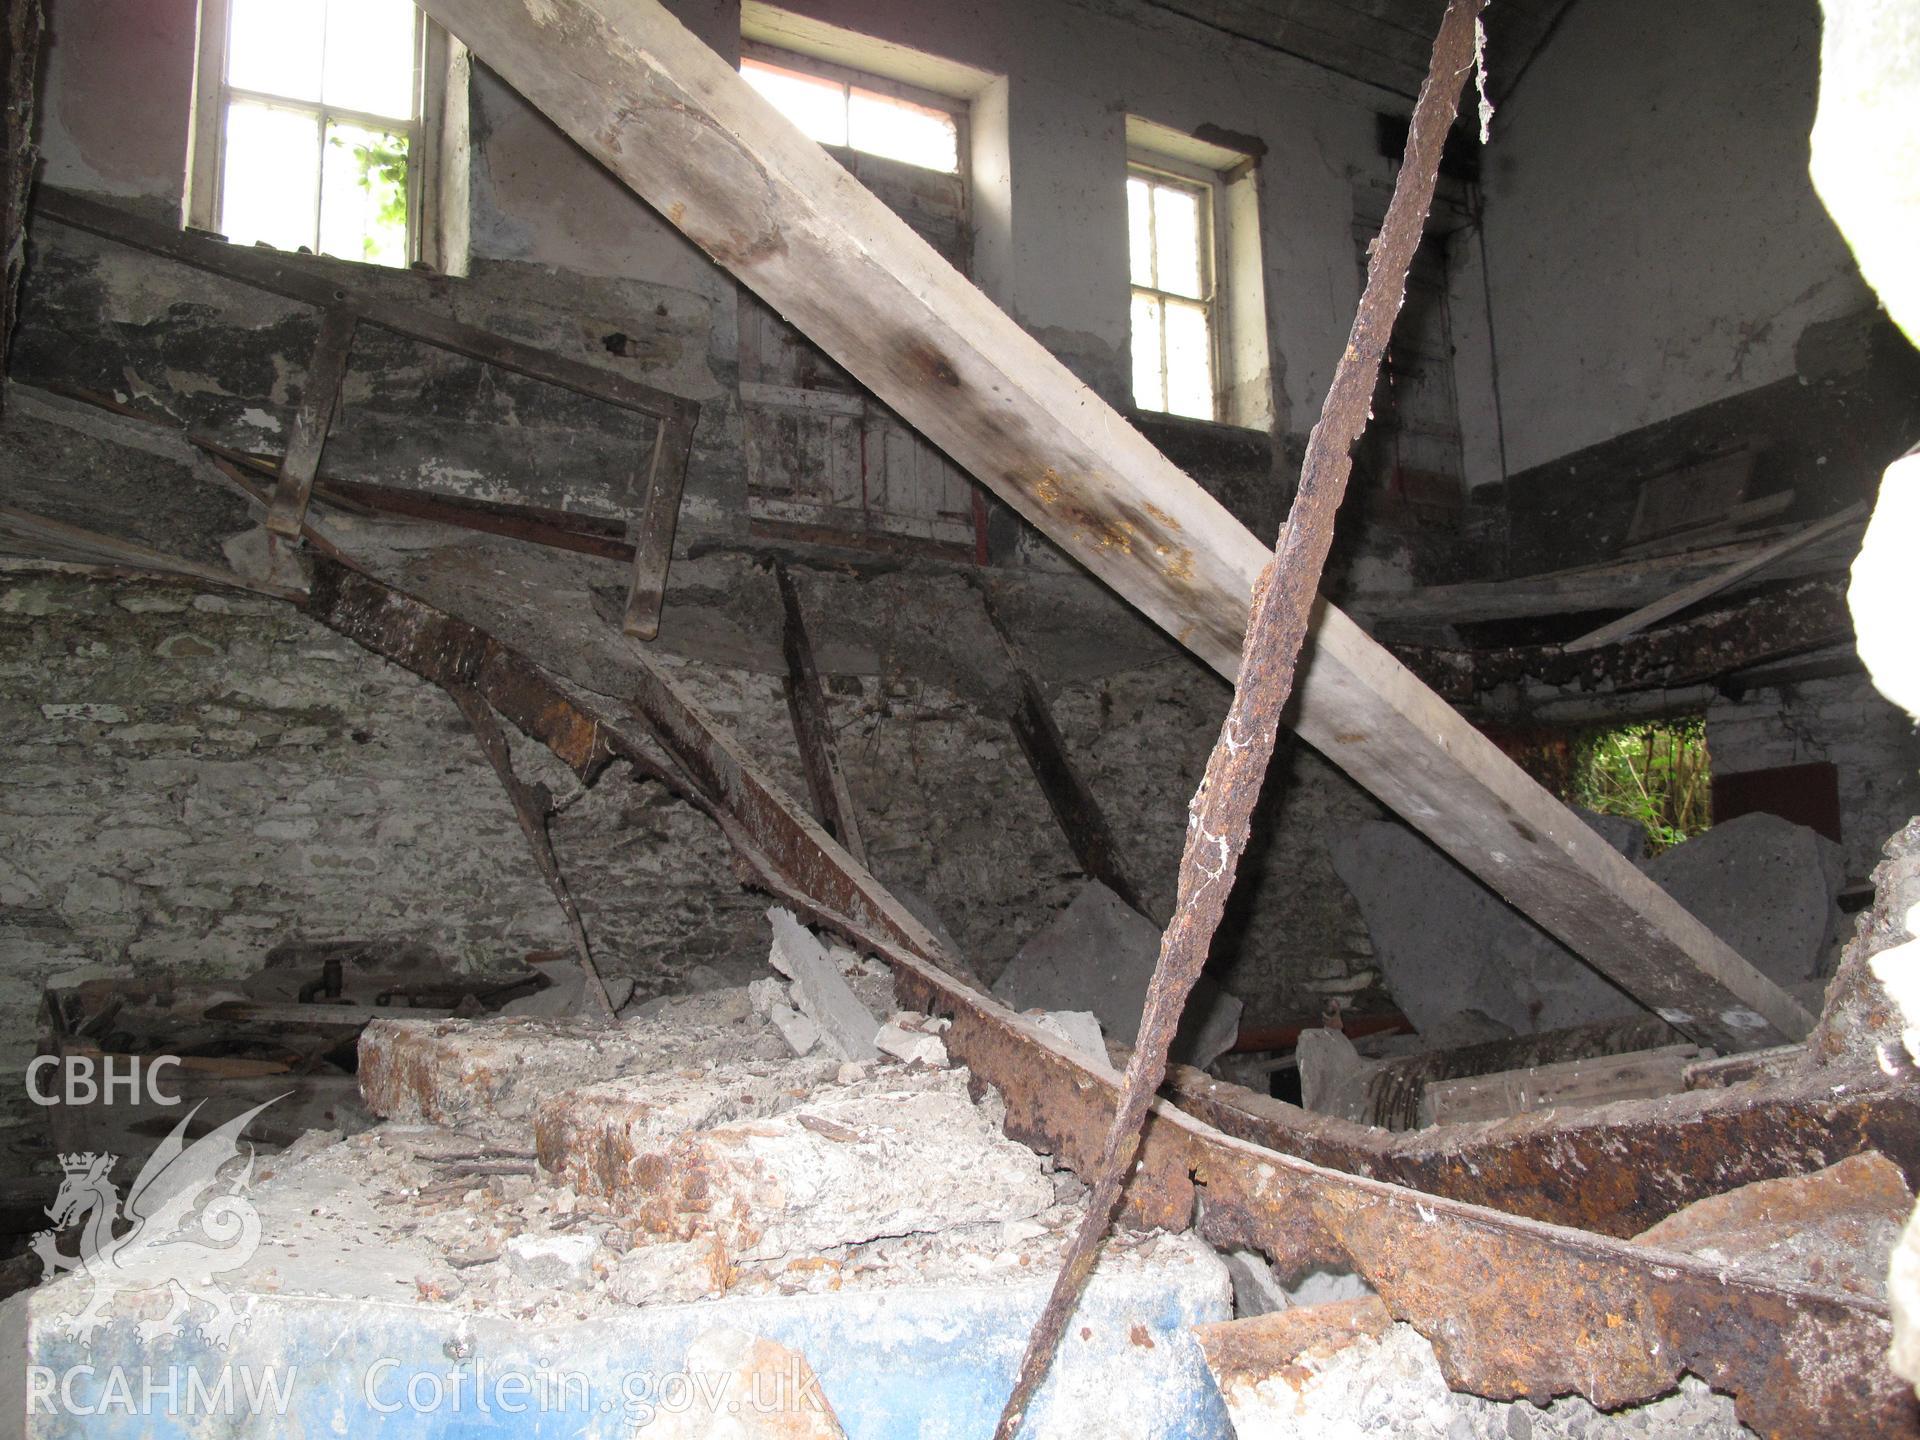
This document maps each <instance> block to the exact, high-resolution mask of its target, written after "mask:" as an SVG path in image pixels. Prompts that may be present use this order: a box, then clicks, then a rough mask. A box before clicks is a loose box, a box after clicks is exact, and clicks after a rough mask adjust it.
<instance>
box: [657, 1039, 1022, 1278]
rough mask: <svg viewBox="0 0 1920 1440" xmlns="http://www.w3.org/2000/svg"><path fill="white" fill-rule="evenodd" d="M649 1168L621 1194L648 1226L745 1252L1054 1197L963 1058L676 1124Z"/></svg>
mask: <svg viewBox="0 0 1920 1440" xmlns="http://www.w3.org/2000/svg"><path fill="white" fill-rule="evenodd" d="M656 1177H657V1178H656ZM646 1178H647V1179H648V1180H650V1181H652V1182H653V1183H649V1184H646V1185H645V1186H644V1188H643V1189H642V1190H641V1191H640V1192H639V1193H634V1194H631V1195H630V1196H629V1197H628V1198H630V1199H631V1200H632V1201H633V1202H634V1203H635V1206H636V1209H637V1212H638V1216H639V1220H640V1223H641V1225H642V1226H643V1227H644V1228H645V1229H646V1230H648V1231H649V1232H651V1233H653V1234H659V1235H667V1236H670V1237H672V1238H675V1239H682V1240H685V1239H692V1238H695V1237H696V1236H702V1235H713V1236H716V1237H718V1239H719V1240H720V1242H721V1243H722V1244H723V1245H724V1246H725V1247H726V1250H727V1253H728V1254H729V1255H730V1256H736V1257H740V1258H744V1259H769V1258H772V1257H775V1256H781V1255H808V1254H817V1253H818V1252H820V1251H822V1250H828V1249H832V1248H833V1247H835V1246H841V1245H858V1244H861V1243H862V1242H864V1241H868V1240H872V1239H874V1238H876V1237H878V1236H882V1235H910V1234H917V1233H922V1232H929V1231H938V1230H945V1229H949V1228H951V1227H952V1226H954V1225H962V1224H968V1223H973V1222H978V1221H989V1220H1024V1219H1026V1218H1028V1217H1029V1216H1033V1215H1037V1214H1038V1213H1040V1211H1042V1210H1044V1209H1046V1208H1047V1207H1048V1206H1049V1205H1051V1204H1052V1203H1053V1198H1054V1196H1053V1182H1052V1181H1051V1180H1050V1179H1049V1178H1048V1177H1047V1174H1046V1169H1045V1164H1044V1162H1043V1161H1042V1160H1041V1159H1040V1157H1039V1156H1037V1155H1035V1154H1034V1153H1033V1152H1032V1151H1031V1150H1029V1149H1027V1148H1026V1147H1025V1146H1024V1145H1019V1144H1016V1143H1014V1142H1013V1141H1011V1140H1008V1139H1007V1138H1006V1137H1005V1136H1003V1135H1002V1134H1000V1132H999V1131H998V1130H997V1129H995V1128H994V1127H993V1125H992V1124H991V1123H989V1121H988V1120H987V1118H986V1117H985V1116H984V1115H983V1114H982V1112H981V1110H980V1109H979V1107H977V1106H975V1105H974V1103H973V1101H972V1100H971V1099H970V1098H969V1097H968V1095H967V1075H966V1072H965V1071H964V1070H913V1071H902V1070H899V1069H897V1068H896V1069H891V1070H888V1071H884V1072H882V1073H880V1074H877V1075H875V1076H873V1077H872V1078H871V1079H869V1080H866V1081H862V1082H860V1083H859V1084H857V1085H854V1086H850V1087H848V1088H847V1089H846V1090H844V1091H839V1092H827V1093H823V1094H819V1095H816V1096H815V1097H814V1098H812V1099H810V1100H808V1101H806V1102H805V1103H804V1104H801V1105H798V1106H796V1107H795V1108H793V1109H791V1110H789V1111H787V1112H785V1113H784V1114H781V1115H778V1116H774V1117H770V1118H766V1119H760V1120H749V1121H742V1122H739V1123H736V1124H731V1125H721V1126H717V1127H715V1128H712V1129H707V1130H702V1131H699V1132H697V1133H691V1134H687V1135H684V1136H682V1137H681V1138H680V1139H679V1140H677V1141H676V1142H675V1143H674V1144H673V1145H672V1146H671V1147H670V1148H669V1149H668V1150H667V1151H666V1153H665V1155H664V1156H663V1157H661V1159H660V1162H659V1164H658V1165H657V1166H652V1165H650V1166H649V1167H648V1174H647V1177H646Z"/></svg>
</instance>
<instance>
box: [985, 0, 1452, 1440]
mask: <svg viewBox="0 0 1920 1440" xmlns="http://www.w3.org/2000/svg"><path fill="white" fill-rule="evenodd" d="M1484 3H1485V0H1451V3H1450V4H1449V5H1448V6H1447V13H1446V15H1445V17H1444V18H1442V20H1441V22H1440V32H1439V34H1438V35H1437V36H1436V37H1435V39H1434V42H1433V59H1432V62H1431V63H1430V65H1429V66H1428V69H1427V79H1426V83H1425V84H1424V85H1422V86H1421V87H1420V98H1419V101H1418V102H1417V103H1416V104H1415V105H1414V110H1413V121H1412V126H1411V129H1410V131H1409V133H1408V137H1407V153H1406V156H1405V158H1404V159H1403V160H1402V162H1401V166H1400V175H1399V178H1398V180H1397V181H1396V182H1395V184H1394V187H1393V199H1392V200H1391V201H1390V202H1388V205H1387V217H1386V220H1385V222H1384V224H1383V225H1382V226H1381V230H1380V236H1379V238H1378V239H1377V240H1376V241H1375V242H1374V251H1373V259H1372V261H1371V263H1370V264H1369V265H1368V267H1367V288H1366V291H1365V293H1364V294H1362V295H1361V297H1360V308H1359V311H1358V312H1357V313H1356V314H1355V316H1354V320H1353V331H1352V333H1351V335H1350V336H1349V337H1348V340H1347V348H1346V351H1345V353H1343V354H1342V355H1341V357H1340V363H1339V365H1338V366H1337V367H1336V369H1335V370H1334V374H1333V385H1332V387H1331V389H1329V391H1328V392H1327V398H1326V402H1325V404H1324V405H1323V406H1322V407H1321V410H1320V420H1319V423H1318V424H1316V425H1315V426H1314V427H1313V433H1312V435H1311V436H1309V437H1308V440H1307V453H1306V457H1305V459H1304V460H1303V461H1302V462H1301V468H1300V488H1299V491H1298V493H1297V494H1296V495H1295V496H1294V501H1293V509H1292V512H1291V513H1290V514H1289V515H1288V517H1287V523H1286V525H1285V526H1284V527H1283V528H1282V529H1281V532H1280V540H1279V544H1278V545H1277V546H1276V547H1275V551H1274V557H1273V559H1272V561H1271V562H1270V563H1269V564H1268V566H1267V568H1266V570H1265V571H1263V572H1262V573H1261V576H1260V579H1259V581H1258V582H1257V583H1256V584H1255V586H1254V598H1253V613H1252V616H1251V618H1250V619H1249V620H1248V622H1247V634H1246V640H1245V642H1244V644H1243V646H1242V649H1241V652H1240V677H1239V681H1238V683H1237V684H1236V685H1235V687H1234V692H1233V703H1232V705H1230V706H1229V707H1228V709H1227V718H1226V721H1225V723H1223V724H1222V726H1221V728H1220V738H1219V740H1218V741H1217V742H1216V743H1215V745H1214V748H1213V753H1212V754H1211V755H1210V756H1208V758H1207V769H1206V773H1205V774H1204V775H1203V776H1202V777H1201V780H1200V789H1199V790H1198V791H1197V792H1196V793H1195V795H1194V797H1193V800H1192V801H1191V802H1190V804H1189V805H1188V810H1187V815H1188V819H1187V842H1186V849H1185V852H1184V853H1183V854H1182V855H1181V857H1180V879H1179V888H1178V891H1177V894H1176V897H1175V900H1174V907H1173V923H1172V924H1170V925H1169V926H1168V927H1167V929H1166V933H1165V934H1164V935H1163V936H1162V937H1161V942H1160V958H1159V960H1158V962H1156V964H1155V966H1154V972H1153V979H1152V981H1151V982H1150V983H1149V984H1148V987H1147V1003H1146V1008H1145V1010H1144V1012H1143V1013H1142V1015H1141V1019H1140V1035H1139V1039H1138V1041H1137V1042H1136V1044H1135V1046H1134V1051H1133V1056H1132V1058H1131V1059H1130V1060H1129V1061H1128V1062H1127V1072H1126V1082H1125V1084H1124V1086H1123V1087H1122V1090H1121V1097H1120V1107H1119V1109H1118V1110H1117V1111H1116V1112H1115V1114H1114V1117H1113V1123H1112V1125H1111V1127H1110V1128H1109V1129H1108V1131H1107V1141H1106V1145H1105V1148H1104V1150H1103V1151H1102V1154H1101V1158H1100V1164H1099V1166H1098V1167H1097V1169H1096V1171H1095V1177H1096V1178H1095V1180H1094V1183H1093V1194H1092V1196H1091V1198H1090V1199H1089V1201H1088V1205H1087V1214H1086V1216H1085V1218H1084V1219H1082V1221H1081V1222H1080V1228H1079V1230H1078V1231H1077V1232H1076V1233H1075V1235H1074V1238H1073V1244H1072V1245H1071V1246H1070V1247H1069V1248H1068V1250H1067V1256H1066V1260H1065V1262H1064V1263H1063V1264H1062V1266H1061V1270H1060V1275H1059V1278H1058V1279H1057V1280H1056V1281H1055V1283H1054V1288H1053V1294H1052V1295H1051V1296H1049V1297H1048V1300H1047V1306H1046V1309H1044V1310H1043V1311H1041V1314H1040V1319H1039V1321H1038V1323H1037V1324H1035V1326H1034V1329H1033V1335H1032V1337H1031V1338H1030V1339H1029V1340H1028V1342H1027V1353H1026V1355H1025V1356H1024V1357H1023V1358H1022V1360H1021V1362H1020V1377H1019V1379H1018V1380H1017V1381H1016V1382H1015V1384H1014V1387H1013V1394H1012V1395H1011V1396H1010V1397H1009V1398H1008V1400H1007V1405H1006V1409H1005V1410H1003V1411H1002V1412H1001V1415H1000V1423H999V1425H998V1426H997V1427H996V1428H995V1432H994V1433H995V1436H996V1440H1013V1437H1014V1436H1015V1435H1017V1434H1018V1433H1019V1431H1020V1424H1021V1422H1022V1420H1024V1419H1025V1418H1026V1411H1027V1405H1028V1403H1029V1402H1030V1401H1031V1400H1032V1399H1033V1396H1034V1392H1036V1391H1037V1390H1038V1389H1039V1388H1040V1382H1041V1381H1042V1380H1043V1379H1045V1378H1046V1374H1047V1370H1048V1369H1049V1368H1050V1367H1051V1365H1052V1363H1053V1354H1054V1351H1055V1350H1056V1349H1057V1348H1058V1347H1059V1344H1060V1336H1061V1334H1062V1333H1063V1332H1064V1331H1065V1330H1066V1326H1067V1321H1068V1319H1069V1318H1070V1317H1071V1316H1072V1314H1073V1311H1074V1308H1075V1306H1076V1305H1078V1304H1079V1300H1080V1292H1081V1290H1082V1288H1083V1287H1084V1286H1085V1284H1086V1280H1087V1276H1088V1275H1089V1274H1090V1273H1091V1272H1092V1270H1093V1262H1094V1257H1095V1255H1096V1253H1097V1252H1098V1250H1099V1246H1100V1241H1101V1239H1102V1238H1103V1237H1104V1236H1105V1234H1106V1228H1107V1224H1108V1222H1109V1220H1110V1219H1111V1217H1112V1215H1113V1209H1114V1206H1115V1205H1116V1204H1117V1203H1118V1201H1119V1198H1120V1186H1121V1182H1122V1181H1123V1180H1124V1179H1125V1178H1126V1173H1127V1167H1128V1166H1129V1165H1130V1164H1131V1163H1132V1161H1133V1154H1134V1150H1135V1149H1136V1147H1137V1146H1138V1145H1139V1142H1140V1127H1141V1125H1142V1124H1144V1123H1145V1121H1146V1115H1147V1106H1148V1104H1149V1103H1150V1102H1151V1101H1152V1099H1153V1096H1154V1092H1155V1091H1156V1090H1158V1089H1159V1088H1160V1082H1161V1080H1162V1079H1163V1078H1164V1077H1165V1075H1166V1071H1167V1048H1168V1046H1170V1045H1171V1044H1172V1043H1173V1036H1174V1031H1175V1030H1176V1029H1177V1028H1178V1027H1179V1024H1180V1012H1181V1010H1182V1009H1183V1008H1184V1007H1185V1005H1186V1003H1187V995H1188V993H1189V992H1190V991H1191V990H1192V989H1193V985H1194V982H1195V981H1196V980H1198V979H1199V978H1200V971H1201V968H1202V967H1203V966H1205V964H1206V963H1207V953H1208V951H1209V949H1210V948H1211V947H1212V944H1213V935H1214V931H1215V930H1216V929H1218V928H1219V925H1220V919H1221V917H1222V916H1223V915H1224V914H1225V913H1226V908H1227V896H1228V895H1229V894H1230V893H1231V892H1232V890H1233V880H1234V873H1235V871H1236V870H1237V869H1238V868H1239V863H1240V856H1241V853H1242V852H1243V851H1244V850H1245V849H1246V845H1247V838H1248V835H1249V834H1250V832H1251V829H1252V822H1253V811H1254V807H1255V806H1256V805H1257V804H1258V803H1259V800H1260V787H1261V784H1262V782H1263V781H1264V780H1265V778H1266V773H1267V762H1268V761H1269V760H1270V759H1271V758H1272V756H1273V747H1274V742H1275V740H1276V739H1277V738H1278V735H1279V731H1280V716H1281V713H1282V712H1283V711H1284V710H1285V709H1286V707H1287V701H1288V700H1289V699H1290V698H1291V697H1292V695H1293V680H1294V671H1295V668H1296V666H1297V665H1298V663H1299V659H1300V649H1301V647H1302V646H1303V645H1304V644H1305V643H1306V639H1307V629H1308V626H1309V625H1310V624H1311V622H1312V618H1313V607H1314V601H1315V599H1316V598H1317V596H1318V594H1319V590H1320V572H1321V570H1322V569H1323V568H1324V567H1325V565H1326V561H1327V552H1328V551H1329V550H1330V549H1331V548H1332V546H1333V522H1334V516H1335V515H1336V514H1337V513H1338V512H1339V509H1340V502H1341V500H1342V499H1343V498H1344V497H1345V495H1346V491H1347V477H1348V476H1349V475H1350V474H1351V473H1352V470H1353V447H1354V444H1355V443H1356V442H1357V441H1358V440H1359V439H1360V436H1361V434H1362V432H1364V431H1365V429H1366V428H1367V419H1368V416H1369V415H1370V414H1371V413H1372V410H1371V404H1372V399H1373V391H1374V386H1375V385H1376V383H1377V382H1378V380H1379V375H1380V360H1381V357H1382V356H1383V355H1384V354H1385V353H1386V349H1387V341H1388V340H1389V339H1390V338H1391V337H1392V334H1393V322H1394V319H1395V317H1396V316H1398V315H1399V313H1400V305H1401V302H1402V301H1403V300H1404V299H1405V298H1406V292H1407V271H1408V269H1409V268H1410V267H1411V266H1412V264H1413V255H1414V251H1415V250H1416V249H1418V248H1419V245H1420V240H1421V237H1422V235H1423V234H1424V233H1425V229H1426V223H1427V210H1428V207H1429V206H1430V205H1431V204H1432V203H1433V187H1434V184H1435V182H1436V181H1437V180H1438V179H1439V175H1440V151H1441V148H1442V146H1444V145H1445V143H1446V138H1447V131H1448V129H1449V128H1450V127H1451V126H1452V125H1453V117H1454V113H1455V111H1456V109H1457V108H1458V105H1459V99H1460V87H1461V84H1462V82H1463V80H1464V79H1465V76H1466V74H1467V71H1468V70H1469V69H1470V68H1471V67H1472V64H1473V57H1474V48H1475V47H1474V38H1475V27H1476V25H1477V22H1478V20H1479V16H1480V10H1481V7H1482V5H1483V4H1484Z"/></svg>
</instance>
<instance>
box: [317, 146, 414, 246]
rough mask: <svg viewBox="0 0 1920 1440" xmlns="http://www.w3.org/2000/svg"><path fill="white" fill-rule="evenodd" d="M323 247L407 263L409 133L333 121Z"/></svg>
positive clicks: (323, 197) (323, 193) (324, 181)
mask: <svg viewBox="0 0 1920 1440" xmlns="http://www.w3.org/2000/svg"><path fill="white" fill-rule="evenodd" d="M320 186H321V188H320V252H321V253H322V254H323V255H337V256H339V257H340V258H341V259H342V260H366V261H370V262H372V263H373V264H375V265H405V264H406V263H407V137H406V136H404V135H396V134H393V133H392V132H391V131H385V130H369V129H366V128H365V127H363V126H359V125H343V124H340V123H338V122H335V123H333V124H330V125H328V126H327V144H326V159H325V169H324V173H323V174H322V176H321V181H320Z"/></svg>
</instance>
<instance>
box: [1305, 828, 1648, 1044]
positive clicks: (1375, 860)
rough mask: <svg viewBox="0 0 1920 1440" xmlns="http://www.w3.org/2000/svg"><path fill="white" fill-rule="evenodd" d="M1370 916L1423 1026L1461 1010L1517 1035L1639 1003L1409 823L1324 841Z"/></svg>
mask: <svg viewBox="0 0 1920 1440" xmlns="http://www.w3.org/2000/svg"><path fill="white" fill-rule="evenodd" d="M1327 853H1328V856H1329V858H1331V859H1332V861H1333V868H1334V870H1335V871H1336V872H1337V873H1338V874H1339V876H1340V878H1341V880H1343V881H1344V882H1345V883H1346V886H1347V889H1348V890H1350V891H1351V892H1352V893H1353V898H1354V899H1355V900H1356V901H1357V902H1358V903H1359V905H1360V912H1361V914H1362V915H1364V916H1365V917H1366V921H1367V931H1368V933H1369V934H1370V935H1371V936H1372V938H1373V948H1374V957H1375V959H1376V960H1377V961H1378V963H1379V967H1380V972H1381V974H1382V976H1384V977H1385V980H1386V985H1387V989H1388V990H1389V991H1391V992H1392V994H1393V998H1394V1001H1395V1002H1396V1003H1397V1004H1398V1005H1399V1007H1400V1010H1401V1012H1402V1013H1403V1014H1404V1015H1405V1016H1406V1017H1407V1018H1408V1019H1409V1020H1411V1021H1412V1022H1413V1025H1414V1028H1415V1029H1416V1030H1419V1031H1420V1032H1421V1033H1422V1034H1425V1033H1426V1032H1427V1031H1428V1030H1429V1029H1431V1028H1432V1027H1434V1026H1436V1025H1438V1024H1439V1023H1440V1022H1441V1021H1443V1020H1445V1019H1447V1018H1448V1017H1449V1016H1452V1015H1454V1014H1456V1013H1458V1012H1459V1011H1461V1010H1478V1011H1480V1012H1481V1014H1483V1015H1485V1016H1487V1017H1489V1018H1490V1019H1492V1020H1495V1021H1497V1022H1499V1023H1500V1024H1502V1025H1505V1026H1507V1027H1509V1028H1510V1029H1511V1030H1512V1031H1513V1033H1515V1034H1517V1035H1531V1034H1533V1033H1535V1032H1536V1031H1540V1030H1559V1029H1564V1028H1566V1027H1568V1026H1571V1025H1584V1024H1587V1023H1589V1022H1591V1021H1595V1020H1610V1019H1615V1018H1617V1017H1620V1016H1625V1015H1637V1014H1640V1013H1641V1008H1640V1006H1639V1005H1637V1004H1636V1003H1635V1002H1634V1001H1633V1000H1631V999H1629V998H1628V997H1627V996H1626V995H1625V994H1624V993H1623V992H1622V991H1619V990H1616V989H1615V988H1614V987H1613V986H1612V985H1611V984H1610V983H1608V982H1607V981H1606V980H1604V979H1602V978H1601V977H1600V975H1599V974H1598V973H1597V972H1596V971H1594V970H1593V969H1592V968H1590V967H1589V966H1588V965H1587V964H1586V963H1585V962H1584V961H1582V960H1581V959H1580V958H1579V957H1578V956H1576V955H1575V954H1574V953H1573V952H1572V951H1571V950H1569V949H1567V948H1566V946H1564V945H1562V944H1561V943H1560V942H1559V941H1557V940H1555V939H1554V938H1553V937H1552V936H1550V935H1548V934H1547V933H1546V932H1545V931H1544V930H1541V929H1540V928H1539V927H1538V926H1536V925H1534V923H1533V922H1532V921H1530V920H1528V919H1527V918H1526V917H1525V916H1524V915H1522V914H1521V913H1520V912H1519V911H1517V910H1515V909H1513V908H1512V907H1511V906H1510V905H1508V904H1507V903H1506V902H1505V901H1504V900H1502V899H1501V898H1500V897H1499V896H1497V895H1495V894H1494V893H1493V892H1492V891H1491V890H1489V889H1487V887H1486V886H1484V885H1482V884H1481V883H1480V882H1479V881H1478V880H1476V879H1475V878H1474V877H1473V876H1472V875H1470V874H1468V873H1467V872H1466V871H1465V870H1463V869H1461V868H1460V867H1459V866H1458V865H1456V864H1454V863H1453V861H1451V860H1449V859H1448V858H1447V857H1446V855H1444V854H1443V853H1442V852H1441V851H1440V850H1439V849H1437V848H1436V847H1435V846H1433V845H1430V844H1428V843H1427V842H1426V841H1425V840H1423V839H1421V838H1420V836H1418V835H1416V834H1414V832H1413V831H1411V830H1409V829H1407V828H1406V827H1405V826H1404V825H1398V824H1394V823H1392V822H1389V821H1368V822H1366V823H1364V824H1361V825H1357V826H1354V827H1352V828H1351V829H1348V830H1346V831H1343V832H1342V833H1340V834H1337V835H1335V836H1334V837H1333V838H1332V839H1331V840H1330V841H1329V842H1328V844H1327Z"/></svg>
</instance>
